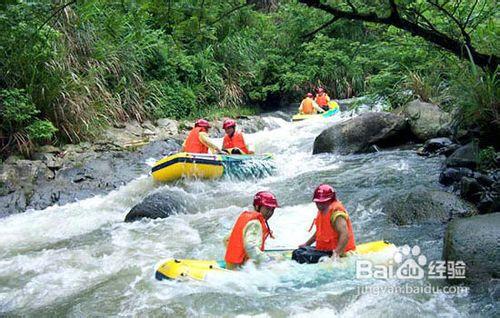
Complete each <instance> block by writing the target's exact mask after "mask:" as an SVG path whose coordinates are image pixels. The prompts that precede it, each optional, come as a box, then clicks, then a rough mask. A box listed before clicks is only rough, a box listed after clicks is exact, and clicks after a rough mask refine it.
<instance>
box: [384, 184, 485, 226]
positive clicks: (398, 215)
mask: <svg viewBox="0 0 500 318" xmlns="http://www.w3.org/2000/svg"><path fill="white" fill-rule="evenodd" d="M384 210H385V212H386V214H387V216H388V218H389V219H390V220H391V221H392V222H394V223H395V224H397V225H408V224H414V223H420V222H442V223H444V222H448V221H450V220H451V219H453V218H455V217H465V216H470V215H474V214H477V209H476V207H474V205H472V204H471V203H469V202H466V201H464V200H462V199H460V198H459V197H457V196H456V195H454V194H451V193H448V192H444V191H440V190H432V189H426V188H423V187H419V188H415V189H413V190H411V191H410V192H408V193H405V194H403V195H396V196H393V197H391V198H389V200H388V201H387V202H386V203H385V204H384Z"/></svg>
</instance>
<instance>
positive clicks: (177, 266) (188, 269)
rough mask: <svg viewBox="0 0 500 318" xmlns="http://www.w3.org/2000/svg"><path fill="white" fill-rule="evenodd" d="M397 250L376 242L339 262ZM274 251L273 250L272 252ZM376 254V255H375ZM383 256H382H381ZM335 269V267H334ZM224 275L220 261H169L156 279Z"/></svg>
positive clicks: (286, 254) (385, 255)
mask: <svg viewBox="0 0 500 318" xmlns="http://www.w3.org/2000/svg"><path fill="white" fill-rule="evenodd" d="M396 250H397V248H396V246H395V245H394V244H392V243H389V242H386V241H374V242H369V243H364V244H359V245H357V246H356V251H355V252H354V253H353V254H351V255H349V256H347V257H345V258H341V259H340V260H339V263H340V265H342V263H343V262H345V260H346V259H349V258H350V257H356V256H360V255H368V254H373V255H376V256H382V258H383V259H389V258H392V256H393V254H394V252H396ZM271 251H273V250H271ZM272 253H273V256H276V255H278V254H280V255H279V256H280V257H279V258H281V259H289V260H290V259H291V256H292V250H283V251H280V250H274V251H273V252H272ZM375 253H376V254H375ZM381 254H382V255H381ZM334 267H335V265H334ZM210 272H212V273H215V272H219V273H221V272H222V273H223V272H226V273H227V272H231V271H229V270H227V269H226V262H225V261H223V260H220V261H215V260H213V261H210V260H195V259H168V260H166V261H164V262H163V263H161V265H160V266H158V269H157V270H156V271H155V277H156V279H157V280H163V279H194V280H200V281H203V280H205V278H206V275H207V274H208V273H210Z"/></svg>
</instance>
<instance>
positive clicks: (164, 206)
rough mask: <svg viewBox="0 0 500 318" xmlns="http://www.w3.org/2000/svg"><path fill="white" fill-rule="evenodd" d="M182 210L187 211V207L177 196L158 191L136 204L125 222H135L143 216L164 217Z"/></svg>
mask: <svg viewBox="0 0 500 318" xmlns="http://www.w3.org/2000/svg"><path fill="white" fill-rule="evenodd" d="M181 212H185V208H184V207H183V206H182V204H181V202H180V200H179V199H178V198H177V197H176V196H174V195H173V194H172V193H168V192H156V193H153V194H151V195H149V196H147V197H146V198H144V200H142V202H141V203H139V204H137V205H136V206H134V207H133V208H132V209H131V210H130V212H129V213H127V215H126V216H125V222H134V221H138V220H140V219H143V218H149V219H163V218H166V217H168V216H170V215H172V214H176V213H181Z"/></svg>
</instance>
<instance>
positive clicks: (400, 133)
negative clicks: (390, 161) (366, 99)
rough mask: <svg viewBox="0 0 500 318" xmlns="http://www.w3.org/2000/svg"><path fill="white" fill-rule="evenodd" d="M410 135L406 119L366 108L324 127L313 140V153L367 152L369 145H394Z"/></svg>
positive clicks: (401, 142) (407, 138)
mask: <svg viewBox="0 0 500 318" xmlns="http://www.w3.org/2000/svg"><path fill="white" fill-rule="evenodd" d="M409 138H410V134H409V131H408V125H407V123H406V120H405V119H404V118H403V117H401V116H398V115H395V114H391V113H386V112H376V113H373V112H370V113H364V114H361V115H359V116H357V117H355V118H352V119H349V120H347V121H345V122H342V123H339V124H337V125H334V126H332V127H330V128H328V129H326V130H324V131H323V132H322V133H321V134H320V135H319V136H318V137H316V139H315V140H314V148H313V154H318V153H324V152H338V153H340V154H350V153H361V152H368V151H370V149H371V148H372V146H373V145H377V146H381V147H385V146H396V145H400V144H403V143H405V142H407V141H408V140H409Z"/></svg>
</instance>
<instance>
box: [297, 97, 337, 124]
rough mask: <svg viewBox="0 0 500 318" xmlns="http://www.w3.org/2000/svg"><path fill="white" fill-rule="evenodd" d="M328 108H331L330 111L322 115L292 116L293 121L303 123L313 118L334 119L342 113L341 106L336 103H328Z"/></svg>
mask: <svg viewBox="0 0 500 318" xmlns="http://www.w3.org/2000/svg"><path fill="white" fill-rule="evenodd" d="M328 106H329V107H330V110H328V111H326V112H324V113H321V114H312V115H306V114H296V115H293V116H292V121H301V120H305V119H313V118H328V117H332V116H333V115H335V114H337V113H339V112H340V108H339V104H337V102H335V101H333V100H332V101H330V102H329V103H328Z"/></svg>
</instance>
